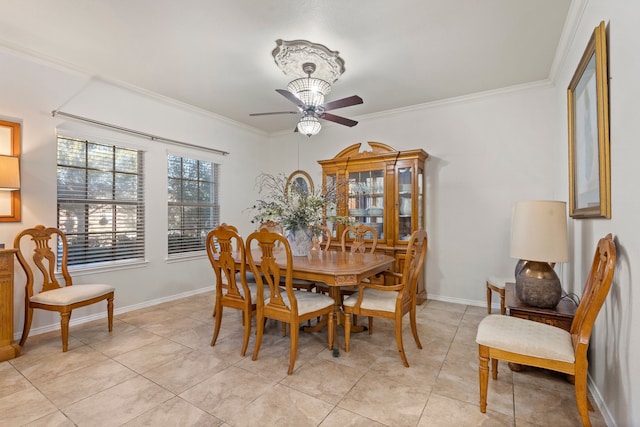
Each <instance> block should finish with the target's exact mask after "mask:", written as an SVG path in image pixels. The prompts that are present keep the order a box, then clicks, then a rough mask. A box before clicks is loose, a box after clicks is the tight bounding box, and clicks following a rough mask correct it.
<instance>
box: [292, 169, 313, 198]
mask: <svg viewBox="0 0 640 427" xmlns="http://www.w3.org/2000/svg"><path fill="white" fill-rule="evenodd" d="M293 184H296V185H297V186H298V187H299V188H300V189H301V190H302V192H303V193H306V194H313V191H314V188H313V180H312V179H311V176H310V175H309V174H308V173H306V172H305V171H302V170H297V171H294V172H292V173H291V175H289V178H288V179H287V184H286V191H287V194H289V188H290V187H291V185H293Z"/></svg>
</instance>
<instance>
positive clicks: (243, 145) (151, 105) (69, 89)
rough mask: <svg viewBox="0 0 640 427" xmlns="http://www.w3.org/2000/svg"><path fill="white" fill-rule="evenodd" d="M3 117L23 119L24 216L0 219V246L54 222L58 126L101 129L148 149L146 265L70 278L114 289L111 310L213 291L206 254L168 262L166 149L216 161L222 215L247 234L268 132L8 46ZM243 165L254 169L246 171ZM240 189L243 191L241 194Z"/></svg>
mask: <svg viewBox="0 0 640 427" xmlns="http://www.w3.org/2000/svg"><path fill="white" fill-rule="evenodd" d="M0 64H1V65H0V81H2V96H0V114H1V115H2V118H3V119H8V120H16V121H20V122H21V123H22V159H21V167H22V171H21V175H22V189H21V191H22V221H21V222H20V223H0V242H4V243H5V244H6V245H7V247H12V246H13V238H14V236H15V235H16V234H17V233H18V232H19V231H21V230H22V229H23V228H27V227H32V226H34V225H36V224H45V225H48V226H55V225H56V163H55V158H56V129H58V130H59V131H61V132H64V134H65V135H70V133H73V135H72V136H76V135H79V136H89V137H91V136H96V135H100V136H101V137H103V138H107V139H108V140H110V141H113V142H115V143H117V144H124V145H133V146H135V147H138V148H141V149H143V150H145V151H146V154H145V162H146V165H145V166H146V176H145V180H146V183H147V189H148V192H147V199H146V221H147V228H146V230H147V235H146V237H147V245H146V258H147V263H146V264H144V265H141V266H137V267H136V268H132V269H126V270H118V271H111V270H110V271H98V272H92V274H74V283H90V282H103V283H109V284H112V285H113V286H115V287H116V299H115V306H116V311H117V312H118V311H122V310H126V309H128V308H132V307H136V306H140V305H144V304H147V303H148V302H149V301H152V300H159V299H163V298H171V297H172V296H175V295H180V294H188V293H190V292H196V291H198V290H200V289H202V288H206V287H211V286H213V283H214V276H213V273H212V271H211V267H210V265H209V261H208V260H207V258H206V256H204V257H199V258H195V259H188V260H183V261H179V262H170V263H169V262H167V260H166V257H167V249H166V247H167V242H166V240H167V237H166V236H167V235H166V229H167V196H166V186H164V187H163V186H158V185H156V184H157V183H162V182H166V169H167V166H166V154H167V150H171V151H174V152H176V151H177V152H179V153H184V154H187V155H189V154H193V155H197V156H200V157H202V156H208V157H212V158H213V159H214V160H215V161H218V160H219V161H221V162H222V169H221V181H222V182H223V183H224V185H223V186H222V189H221V194H220V197H221V204H222V211H221V219H222V221H228V222H232V223H234V224H237V225H238V226H239V228H240V230H241V232H243V233H247V232H249V231H251V230H252V228H251V224H250V221H249V214H248V213H247V212H245V211H244V209H245V208H246V207H248V206H251V205H252V204H253V202H254V200H255V197H254V196H253V195H252V190H253V187H254V178H255V175H254V172H255V171H258V170H261V169H263V168H264V167H263V162H262V161H261V159H264V158H265V156H266V153H267V145H266V140H267V137H266V136H265V135H263V134H260V133H258V132H255V131H250V130H248V129H242V128H240V127H239V126H237V125H233V124H230V123H228V121H226V120H223V119H219V118H216V117H213V116H212V115H210V114H205V113H203V112H199V111H197V110H195V109H189V108H186V107H184V108H181V107H180V106H179V105H177V104H172V103H170V102H162V101H158V100H157V99H155V100H154V99H151V98H150V97H148V96H145V95H143V94H141V93H135V92H132V91H129V90H123V89H120V88H117V87H115V86H113V85H110V84H108V83H105V82H103V81H100V80H99V79H89V78H87V77H86V76H82V75H80V74H77V73H73V72H69V71H64V70H63V69H62V68H57V67H51V66H49V65H46V64H45V63H43V62H38V61H33V60H29V59H27V58H24V57H22V56H20V55H18V54H14V53H12V52H9V51H0ZM58 108H59V109H60V110H62V111H65V112H68V113H72V114H76V115H80V116H85V117H89V118H92V119H95V120H99V121H103V122H108V123H112V124H116V125H118V126H122V127H125V128H131V129H135V130H138V131H142V132H148V133H152V134H156V135H159V136H163V137H166V138H171V139H175V140H180V141H185V142H189V143H193V144H198V145H202V146H208V147H215V148H219V149H222V150H225V151H228V152H230V153H231V154H230V155H229V156H226V157H224V158H220V157H219V156H215V155H212V154H209V153H206V152H201V151H199V150H192V149H187V148H182V147H176V146H171V145H168V144H164V143H159V142H157V141H150V140H147V139H142V138H139V137H134V136H130V135H127V134H123V133H118V132H114V131H109V130H105V129H102V128H95V127H89V126H87V125H84V124H82V123H79V122H77V121H76V122H74V121H70V120H68V119H65V118H63V117H62V116H56V117H52V116H51V111H52V110H54V109H58ZM247 171H251V173H248V172H247ZM238 189H241V190H242V191H238ZM16 270H17V274H16V283H15V287H14V288H15V298H14V300H15V307H16V310H15V316H14V317H15V321H14V331H15V333H16V334H18V333H20V332H21V331H22V324H23V310H24V302H23V301H24V276H23V273H22V271H21V269H20V267H19V265H17V264H16ZM104 313H105V310H104V307H103V306H102V305H101V304H100V305H99V306H98V305H94V306H90V307H86V308H83V309H79V310H74V312H73V317H72V322H73V321H74V319H76V320H77V319H82V318H83V317H86V316H94V315H96V316H101V315H104ZM58 325H59V316H58V315H57V314H56V313H47V312H44V311H42V310H36V312H35V315H34V323H33V330H34V332H36V333H37V332H39V331H43V330H48V329H52V328H58V327H59V326H58Z"/></svg>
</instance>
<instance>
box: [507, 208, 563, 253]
mask: <svg viewBox="0 0 640 427" xmlns="http://www.w3.org/2000/svg"><path fill="white" fill-rule="evenodd" d="M568 252H569V251H568V242H567V204H566V202H560V201H555V200H527V201H521V202H518V203H516V205H515V206H514V208H513V217H512V219H511V252H510V255H511V257H512V258H517V259H522V260H527V261H539V262H566V261H567V260H568V258H569V255H568Z"/></svg>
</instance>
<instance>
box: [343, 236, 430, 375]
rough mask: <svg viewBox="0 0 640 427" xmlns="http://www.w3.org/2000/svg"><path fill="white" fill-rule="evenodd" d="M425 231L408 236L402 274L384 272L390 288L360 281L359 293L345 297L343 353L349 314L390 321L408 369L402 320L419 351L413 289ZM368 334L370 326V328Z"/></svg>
mask: <svg viewBox="0 0 640 427" xmlns="http://www.w3.org/2000/svg"><path fill="white" fill-rule="evenodd" d="M427 243H428V238H427V232H426V231H424V230H423V229H422V228H420V229H418V230H416V231H414V232H413V234H412V235H411V238H410V239H409V242H408V244H407V251H406V255H405V261H404V265H403V268H402V273H396V272H392V271H385V272H384V275H385V276H387V277H390V278H392V279H393V280H394V281H395V282H396V283H395V284H393V285H380V284H376V283H366V282H361V283H360V284H359V285H358V292H357V293H355V294H353V295H350V296H348V297H347V298H345V300H344V302H343V309H344V313H345V325H344V336H345V351H349V346H350V340H351V320H350V317H349V315H363V316H369V317H370V318H371V317H382V318H386V319H392V320H393V321H394V322H395V333H396V343H397V346H398V351H399V352H400V357H401V358H402V363H403V364H404V366H406V367H409V362H408V361H407V356H406V355H405V352H404V345H403V343H402V318H403V317H404V315H405V314H407V313H409V322H410V325H411V332H412V333H413V339H414V340H415V342H416V346H417V347H418V348H419V349H422V344H421V343H420V338H419V337H418V328H417V325H416V290H417V287H418V278H419V277H420V272H421V271H422V266H423V265H424V261H425V258H426V257H427ZM369 333H371V327H370V328H369Z"/></svg>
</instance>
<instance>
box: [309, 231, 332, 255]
mask: <svg viewBox="0 0 640 427" xmlns="http://www.w3.org/2000/svg"><path fill="white" fill-rule="evenodd" d="M318 228H319V230H320V233H319V236H315V235H314V236H313V248H312V249H313V250H315V251H324V252H326V251H328V250H329V248H331V230H330V229H329V227H327V226H326V225H321V226H319V227H318Z"/></svg>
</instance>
